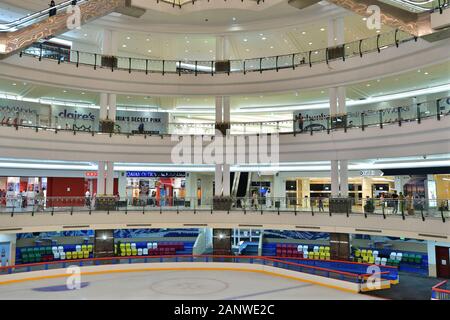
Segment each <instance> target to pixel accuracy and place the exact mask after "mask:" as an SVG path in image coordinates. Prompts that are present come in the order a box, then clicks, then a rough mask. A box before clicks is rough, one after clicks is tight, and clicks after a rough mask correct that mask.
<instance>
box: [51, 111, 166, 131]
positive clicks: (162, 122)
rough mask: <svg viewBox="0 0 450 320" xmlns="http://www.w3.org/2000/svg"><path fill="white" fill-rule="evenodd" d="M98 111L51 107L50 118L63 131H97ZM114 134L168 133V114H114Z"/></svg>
mask: <svg viewBox="0 0 450 320" xmlns="http://www.w3.org/2000/svg"><path fill="white" fill-rule="evenodd" d="M99 114H100V110H99V109H94V108H84V107H66V106H52V116H53V118H54V121H56V122H57V125H58V126H59V127H60V128H63V129H72V128H74V129H76V130H86V131H89V130H94V131H96V130H98V128H99ZM115 120H116V121H115V128H114V132H116V133H134V134H165V133H168V127H169V114H168V113H166V112H149V111H126V110H118V111H117V112H116V119H115Z"/></svg>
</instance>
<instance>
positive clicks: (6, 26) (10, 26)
mask: <svg viewBox="0 0 450 320" xmlns="http://www.w3.org/2000/svg"><path fill="white" fill-rule="evenodd" d="M87 1H88V0H78V2H77V5H79V4H82V3H85V2H87ZM71 3H72V0H68V1H64V2H62V3H59V4H57V5H56V6H54V7H49V8H47V9H44V10H41V11H38V12H35V13H32V14H30V15H27V16H25V17H22V18H20V19H17V20H14V21H11V22H8V23H2V24H0V33H1V32H9V31H15V30H16V29H17V27H20V26H23V25H25V24H27V23H29V22H30V21H32V20H38V19H41V18H46V17H48V14H49V12H50V10H60V9H64V8H68V7H70V6H71V5H72V4H71Z"/></svg>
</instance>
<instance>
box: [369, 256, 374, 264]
mask: <svg viewBox="0 0 450 320" xmlns="http://www.w3.org/2000/svg"><path fill="white" fill-rule="evenodd" d="M369 263H370V264H374V263H375V258H374V257H373V256H371V257H369Z"/></svg>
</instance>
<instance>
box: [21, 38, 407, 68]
mask: <svg viewBox="0 0 450 320" xmlns="http://www.w3.org/2000/svg"><path fill="white" fill-rule="evenodd" d="M399 33H400V34H402V35H403V37H401V38H400V39H399ZM377 39H379V40H380V41H381V42H382V43H379V47H380V48H383V49H385V48H387V47H394V46H395V47H397V46H398V44H401V43H405V42H409V41H413V40H415V37H414V36H412V35H409V34H406V33H404V32H398V31H395V30H392V31H390V32H387V33H384V34H382V35H377V36H374V37H370V38H366V39H361V40H357V41H353V42H349V43H346V44H344V45H343V48H344V53H343V56H344V57H345V58H348V57H352V56H357V55H358V54H362V53H369V52H377V51H378V48H377ZM384 42H386V43H384ZM363 43H368V44H369V45H368V47H367V48H366V49H364V50H363V49H361V50H363V51H361V52H360V51H358V50H357V48H358V46H359V45H361V44H363ZM43 48H44V49H45V50H48V51H49V52H50V53H51V52H52V50H53V47H51V46H48V45H47V46H44V47H43ZM37 49H39V50H40V48H37V47H36V45H32V46H31V47H29V48H27V49H25V50H24V51H23V52H22V55H23V54H25V55H31V56H36V55H37V53H36V50H37ZM328 49H329V48H321V49H317V50H314V54H313V51H307V52H296V53H288V54H284V55H278V56H267V57H257V58H250V59H234V60H229V61H230V70H224V71H221V72H218V71H216V69H215V67H210V66H214V65H215V62H216V61H215V60H205V61H200V60H192V61H188V60H185V61H183V62H182V64H181V67H183V68H180V60H171V59H167V60H166V59H149V58H131V57H120V56H115V57H113V58H115V59H117V67H115V66H112V67H111V66H107V67H106V66H105V67H102V66H101V65H99V66H98V65H97V64H96V63H94V62H93V61H94V59H95V57H102V55H101V54H98V53H89V52H81V51H73V50H66V51H64V50H63V53H64V52H65V53H66V55H67V56H71V57H72V56H76V57H77V67H78V66H79V65H85V66H91V67H92V68H95V69H98V68H109V69H111V70H112V71H114V70H124V71H127V72H133V71H134V72H145V73H147V74H148V73H161V74H163V75H164V74H177V75H181V74H184V73H192V74H208V75H212V76H214V75H215V74H228V73H244V74H247V73H248V72H263V71H269V70H279V69H292V68H294V69H295V68H296V67H299V66H307V65H308V64H307V63H306V61H305V59H306V58H308V62H309V66H310V67H312V65H314V64H317V63H323V62H326V61H333V60H341V59H342V58H343V57H342V56H337V57H331V58H332V59H329V58H330V57H328V55H327V52H328ZM58 50H60V49H59V48H58ZM347 50H349V52H348V53H347V54H346V52H345V51H347ZM58 54H59V51H58V52H56V51H55V52H53V53H51V54H50V55H49V56H47V57H45V56H44V58H47V59H50V60H55V59H56V57H57V56H58ZM80 55H81V56H82V60H81V61H79V57H80ZM316 57H319V58H316ZM108 58H111V57H110V56H108ZM91 60H92V61H91ZM130 61H131V63H130ZM260 61H269V62H273V63H271V64H269V65H266V66H265V67H264V66H261V67H259V62H260ZM276 61H278V63H276ZM282 61H285V62H284V63H283V62H282ZM292 61H294V64H292ZM64 62H66V63H75V62H74V61H70V60H68V61H64ZM122 62H123V63H122ZM133 62H134V63H133ZM196 65H197V66H203V67H202V68H199V67H195V66H196ZM207 66H208V67H207ZM177 68H178V69H177ZM180 69H182V70H183V72H180Z"/></svg>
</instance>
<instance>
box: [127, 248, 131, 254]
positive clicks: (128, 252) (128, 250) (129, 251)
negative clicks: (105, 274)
mask: <svg viewBox="0 0 450 320" xmlns="http://www.w3.org/2000/svg"><path fill="white" fill-rule="evenodd" d="M127 256H131V249H128V248H127Z"/></svg>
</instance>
